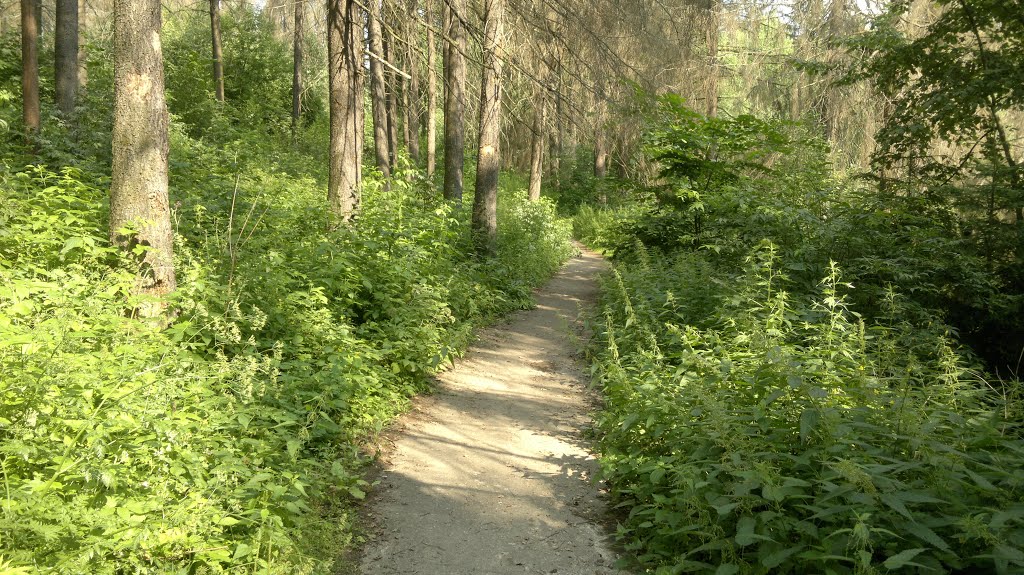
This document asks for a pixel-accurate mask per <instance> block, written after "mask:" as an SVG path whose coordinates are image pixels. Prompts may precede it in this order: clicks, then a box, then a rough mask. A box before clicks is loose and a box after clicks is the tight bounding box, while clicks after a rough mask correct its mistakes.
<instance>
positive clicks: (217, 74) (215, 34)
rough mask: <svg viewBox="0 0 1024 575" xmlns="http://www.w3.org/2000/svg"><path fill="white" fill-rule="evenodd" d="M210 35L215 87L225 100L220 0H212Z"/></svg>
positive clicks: (216, 91) (218, 98)
mask: <svg viewBox="0 0 1024 575" xmlns="http://www.w3.org/2000/svg"><path fill="white" fill-rule="evenodd" d="M210 37H211V38H212V46H213V89H214V92H215V93H216V96H217V101H218V102H223V101H224V53H223V50H222V49H221V45H220V0H210Z"/></svg>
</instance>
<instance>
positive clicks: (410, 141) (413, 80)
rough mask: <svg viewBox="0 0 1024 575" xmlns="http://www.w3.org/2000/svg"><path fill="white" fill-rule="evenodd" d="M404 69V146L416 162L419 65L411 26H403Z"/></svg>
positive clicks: (412, 13) (418, 123) (417, 151)
mask: <svg viewBox="0 0 1024 575" xmlns="http://www.w3.org/2000/svg"><path fill="white" fill-rule="evenodd" d="M415 10H416V3H415V2H413V3H412V4H411V6H410V7H409V12H410V13H409V18H410V20H411V19H412V18H413V17H414V15H415V14H414V12H415ZM405 40H406V42H405V69H406V71H407V72H408V73H409V80H408V81H407V82H406V88H408V90H407V92H405V94H404V99H405V126H406V128H405V131H406V133H407V134H408V136H407V137H406V140H405V142H406V146H408V148H409V157H410V158H411V159H412V161H413V162H414V163H416V164H419V161H420V113H421V110H422V107H421V106H420V67H419V66H417V65H416V50H414V49H413V38H412V32H411V26H409V25H406V26H405Z"/></svg>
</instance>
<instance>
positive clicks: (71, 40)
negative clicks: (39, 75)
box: [53, 0, 78, 122]
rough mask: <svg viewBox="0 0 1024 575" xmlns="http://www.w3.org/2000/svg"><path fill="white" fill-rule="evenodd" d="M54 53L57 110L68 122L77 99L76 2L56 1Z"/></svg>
mask: <svg viewBox="0 0 1024 575" xmlns="http://www.w3.org/2000/svg"><path fill="white" fill-rule="evenodd" d="M53 52H54V62H53V68H54V78H53V80H54V81H53V86H54V91H55V92H56V100H57V110H59V111H60V114H61V116H62V117H63V118H64V121H65V122H70V121H71V119H72V117H73V116H74V113H75V101H76V97H77V95H78V0H57V21H56V34H54V47H53Z"/></svg>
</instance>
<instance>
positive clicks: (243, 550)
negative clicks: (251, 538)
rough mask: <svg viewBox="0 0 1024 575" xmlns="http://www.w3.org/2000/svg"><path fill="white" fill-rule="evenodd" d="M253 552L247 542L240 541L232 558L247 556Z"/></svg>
mask: <svg viewBox="0 0 1024 575" xmlns="http://www.w3.org/2000/svg"><path fill="white" fill-rule="evenodd" d="M251 553H252V547H251V546H249V545H246V544H245V543H239V544H238V547H235V554H234V556H232V559H241V558H243V557H247V556H248V555H249V554H251Z"/></svg>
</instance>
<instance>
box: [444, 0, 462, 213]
mask: <svg viewBox="0 0 1024 575" xmlns="http://www.w3.org/2000/svg"><path fill="white" fill-rule="evenodd" d="M445 2H446V8H445V32H446V34H445V36H446V37H447V38H448V39H449V41H448V42H447V43H446V45H445V52H444V60H445V61H444V75H445V89H446V90H445V97H444V197H445V199H447V200H454V201H456V202H461V201H462V190H463V162H464V161H465V156H466V125H465V120H464V116H465V114H466V57H465V53H466V29H465V27H464V26H463V24H462V18H463V17H464V16H465V15H466V0H445Z"/></svg>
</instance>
